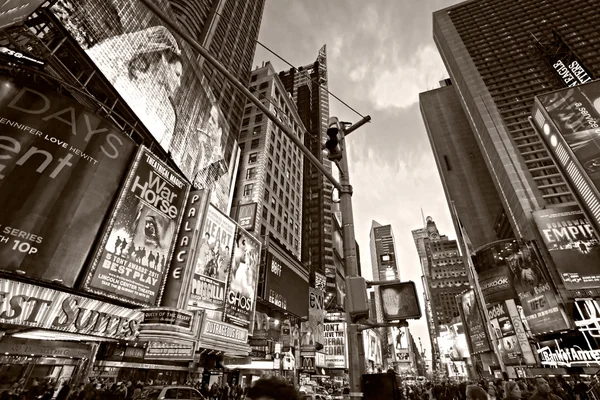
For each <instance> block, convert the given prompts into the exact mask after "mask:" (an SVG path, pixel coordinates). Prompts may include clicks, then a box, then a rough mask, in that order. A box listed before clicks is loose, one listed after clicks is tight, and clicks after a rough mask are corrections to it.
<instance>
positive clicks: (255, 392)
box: [246, 378, 300, 400]
mask: <svg viewBox="0 0 600 400" xmlns="http://www.w3.org/2000/svg"><path fill="white" fill-rule="evenodd" d="M246 399H248V400H300V398H299V396H298V392H297V391H296V388H295V387H294V385H291V384H288V383H286V382H284V381H282V380H281V379H278V378H268V379H264V378H263V379H259V380H257V381H256V382H255V383H254V385H252V387H251V388H250V389H249V390H248V395H247V396H246Z"/></svg>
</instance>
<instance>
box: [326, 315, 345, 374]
mask: <svg viewBox="0 0 600 400" xmlns="http://www.w3.org/2000/svg"><path fill="white" fill-rule="evenodd" d="M324 330H325V332H324V335H325V339H324V340H325V344H324V345H323V349H324V350H325V364H326V366H327V368H348V362H347V353H348V352H347V344H346V323H345V322H326V323H325V326H324Z"/></svg>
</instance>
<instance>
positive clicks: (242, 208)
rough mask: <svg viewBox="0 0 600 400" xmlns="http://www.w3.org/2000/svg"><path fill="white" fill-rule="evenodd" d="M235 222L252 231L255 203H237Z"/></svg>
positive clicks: (254, 220)
mask: <svg viewBox="0 0 600 400" xmlns="http://www.w3.org/2000/svg"><path fill="white" fill-rule="evenodd" d="M237 222H238V224H240V226H241V227H242V228H244V229H245V230H247V231H248V232H252V231H253V230H254V224H255V222H256V203H250V204H242V205H239V206H238V208H237Z"/></svg>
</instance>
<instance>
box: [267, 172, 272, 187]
mask: <svg viewBox="0 0 600 400" xmlns="http://www.w3.org/2000/svg"><path fill="white" fill-rule="evenodd" d="M270 184H271V175H270V174H269V173H267V185H270Z"/></svg>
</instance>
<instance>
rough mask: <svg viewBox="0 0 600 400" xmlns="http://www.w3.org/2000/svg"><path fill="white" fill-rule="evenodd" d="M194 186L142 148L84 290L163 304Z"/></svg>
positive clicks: (88, 275) (116, 297)
mask: <svg viewBox="0 0 600 400" xmlns="http://www.w3.org/2000/svg"><path fill="white" fill-rule="evenodd" d="M188 191H189V184H188V183H187V182H185V181H184V179H183V178H182V177H181V176H179V175H178V174H177V173H176V172H175V171H173V170H172V169H170V168H169V167H167V166H166V165H165V164H163V163H162V162H161V161H160V160H159V159H158V158H157V157H156V156H155V155H154V154H152V153H151V152H150V151H149V150H148V149H146V148H144V147H141V148H140V150H139V151H138V154H137V156H136V158H135V162H134V164H133V166H132V167H131V170H130V172H129V175H128V176H127V181H126V182H125V186H124V188H123V190H122V191H121V193H120V195H119V199H118V201H117V204H116V206H115V208H114V209H113V211H112V214H111V217H110V221H109V224H108V227H107V229H106V231H105V232H104V234H103V237H102V241H101V244H100V247H99V249H98V250H97V251H96V254H95V255H94V259H93V262H92V266H91V268H90V271H89V273H88V274H87V277H86V280H85V284H84V289H85V290H87V291H89V292H91V293H96V294H100V295H104V296H107V297H110V298H113V299H116V300H120V301H125V302H129V303H131V304H136V305H145V306H148V305H158V303H159V301H160V298H161V295H162V291H163V289H164V284H165V279H166V278H167V273H168V270H169V265H170V263H171V256H172V254H173V248H174V247H175V242H176V240H175V239H176V237H177V232H178V230H179V226H180V223H181V219H182V218H183V214H184V209H185V204H186V200H187V196H188Z"/></svg>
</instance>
